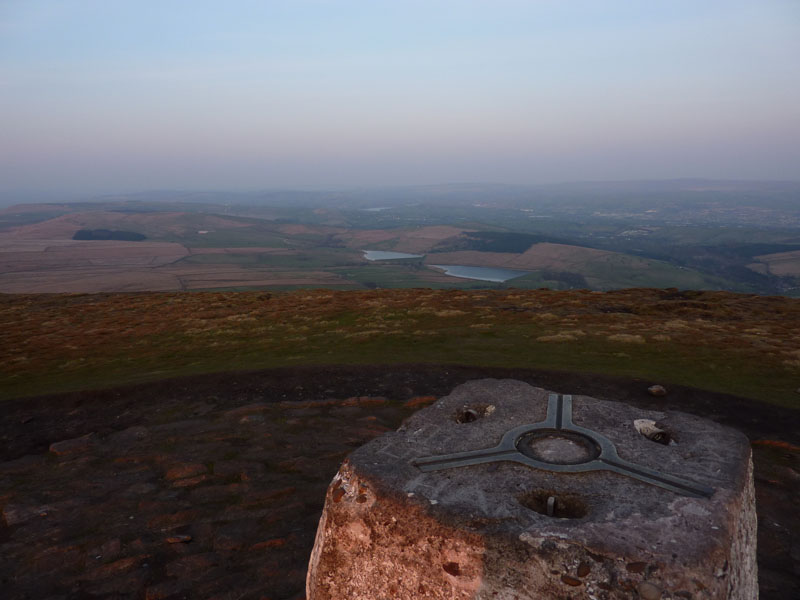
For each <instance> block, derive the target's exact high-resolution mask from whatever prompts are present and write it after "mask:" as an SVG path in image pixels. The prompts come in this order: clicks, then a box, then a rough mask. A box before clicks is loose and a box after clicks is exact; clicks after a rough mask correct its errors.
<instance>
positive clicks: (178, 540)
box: [167, 534, 192, 544]
mask: <svg viewBox="0 0 800 600" xmlns="http://www.w3.org/2000/svg"><path fill="white" fill-rule="evenodd" d="M191 541H192V536H190V535H188V534H181V535H171V536H169V537H168V538H167V543H168V544H187V543H189V542H191Z"/></svg>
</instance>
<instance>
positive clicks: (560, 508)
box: [517, 490, 589, 519]
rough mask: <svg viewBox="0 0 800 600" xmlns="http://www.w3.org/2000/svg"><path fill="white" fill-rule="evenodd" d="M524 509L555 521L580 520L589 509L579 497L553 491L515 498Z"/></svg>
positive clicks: (535, 491) (534, 492)
mask: <svg viewBox="0 0 800 600" xmlns="http://www.w3.org/2000/svg"><path fill="white" fill-rule="evenodd" d="M517 500H518V501H519V503H520V504H521V505H522V506H524V507H525V508H527V509H529V510H532V511H534V512H537V513H539V514H540V515H545V516H547V517H553V518H556V519H582V518H583V517H585V516H586V515H587V514H589V507H588V506H587V505H586V503H585V502H584V501H583V500H581V499H580V498H579V497H577V496H574V495H572V494H561V493H559V492H556V491H555V490H534V491H532V492H526V493H524V494H522V495H520V496H518V497H517Z"/></svg>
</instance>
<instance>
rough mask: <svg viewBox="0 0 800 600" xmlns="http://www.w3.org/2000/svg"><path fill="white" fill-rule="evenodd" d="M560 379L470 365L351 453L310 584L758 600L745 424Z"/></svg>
mask: <svg viewBox="0 0 800 600" xmlns="http://www.w3.org/2000/svg"><path fill="white" fill-rule="evenodd" d="M563 392H564V393H557V392H551V391H547V390H543V389H541V388H535V387H532V386H530V385H528V384H526V383H522V382H519V381H513V380H491V379H487V380H481V381H472V382H469V383H467V384H464V385H462V386H459V387H458V388H456V389H455V390H454V391H453V392H452V393H451V394H450V395H449V396H447V397H445V398H442V399H441V400H439V401H438V402H437V403H436V404H434V405H433V406H430V407H429V408H426V409H424V410H422V411H420V412H418V413H416V414H415V415H414V416H412V417H411V418H410V419H409V420H408V421H406V422H405V423H404V424H403V426H402V427H401V428H400V429H399V430H398V431H396V432H392V433H388V434H385V435H384V436H382V437H380V438H378V439H375V440H373V441H372V442H370V443H368V444H366V445H365V446H363V447H361V448H359V449H358V450H356V451H355V452H353V453H352V454H351V455H350V457H349V458H348V459H347V460H346V461H345V463H344V464H343V465H342V467H341V468H340V470H339V472H338V473H337V475H336V477H335V478H334V479H333V482H332V483H331V485H330V487H329V489H328V494H327V498H326V502H325V509H324V511H323V515H322V518H321V520H320V523H319V529H318V531H317V539H316V543H315V546H314V551H313V553H312V556H311V562H310V564H309V571H308V580H307V596H308V600H328V599H330V600H334V599H336V600H338V599H342V598H348V599H350V600H381V599H386V600H390V599H391V600H406V599H408V600H410V599H419V598H442V599H444V598H447V599H478V600H484V599H485V600H490V599H491V600H512V599H516V600H533V599H536V600H549V599H562V598H563V599H567V598H593V599H597V600H612V599H626V600H629V599H631V598H643V599H646V600H658V599H664V600H666V599H675V600H688V599H691V600H700V599H720V600H722V599H730V600H734V599H735V600H753V599H755V598H757V597H758V584H757V576H756V548H755V544H756V512H755V500H754V493H753V476H752V462H751V459H750V446H749V443H748V441H747V439H746V438H745V437H744V436H743V435H742V434H740V433H738V432H736V431H734V430H732V429H729V428H726V427H722V426H720V425H717V424H715V423H713V422H710V421H707V420H704V419H701V418H698V417H694V416H691V415H686V414H682V413H675V412H667V413H658V412H653V411H645V410H640V409H637V408H634V407H631V406H628V405H625V404H620V403H616V402H608V401H602V400H598V399H595V398H590V397H587V396H578V395H570V394H568V393H566V391H563ZM635 422H636V424H634V423H635ZM643 424H644V425H643ZM651 432H656V433H655V434H652V435H651Z"/></svg>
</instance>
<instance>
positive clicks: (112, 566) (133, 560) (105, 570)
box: [80, 556, 146, 581]
mask: <svg viewBox="0 0 800 600" xmlns="http://www.w3.org/2000/svg"><path fill="white" fill-rule="evenodd" d="M145 558H146V556H129V557H128V558H121V559H119V560H116V561H114V562H112V563H108V564H105V565H102V566H99V567H96V568H94V569H91V570H89V571H86V572H85V573H84V574H82V575H81V577H80V578H81V579H85V580H89V581H92V580H95V579H104V578H106V577H114V576H117V575H119V574H120V573H123V572H125V571H129V570H131V569H132V568H133V567H135V566H136V565H137V564H139V563H140V562H141V561H142V560H143V559H145Z"/></svg>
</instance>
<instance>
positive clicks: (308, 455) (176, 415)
mask: <svg viewBox="0 0 800 600" xmlns="http://www.w3.org/2000/svg"><path fill="white" fill-rule="evenodd" d="M481 377H500V378H504V377H510V378H515V379H519V380H524V381H528V382H530V383H532V384H534V385H538V386H542V387H545V388H548V389H552V390H557V391H562V392H571V393H579V394H590V395H593V396H596V397H599V398H605V399H611V400H617V401H624V402H627V403H630V404H633V405H634V406H639V407H642V408H647V409H650V410H661V411H667V410H682V411H687V412H692V413H695V414H699V415H702V416H706V417H710V418H714V419H716V420H719V421H721V422H723V423H725V424H727V425H730V426H734V427H737V428H739V429H741V430H742V431H743V432H745V433H746V434H747V435H748V436H749V437H750V439H751V441H752V444H753V446H752V447H753V453H754V461H755V479H756V494H757V508H758V518H759V532H758V561H759V584H760V592H761V598H763V599H765V600H769V599H777V600H793V599H794V598H796V597H797V594H798V593H800V585H798V583H799V581H798V580H799V579H800V578H798V572H800V557H798V555H797V553H796V551H795V550H796V546H797V542H796V536H793V532H796V531H798V529H799V528H800V511H798V510H797V498H798V497H800V477H798V472H800V437H799V436H798V430H797V428H796V427H795V424H796V422H797V420H796V416H797V411H795V410H791V409H787V408H782V407H778V406H774V405H769V404H765V403H761V402H758V401H753V400H748V399H744V398H737V397H735V396H730V395H725V394H719V393H713V392H706V391H701V390H697V389H692V388H685V387H681V386H674V385H673V386H670V387H669V391H668V394H667V396H665V397H658V398H654V397H652V396H650V395H648V393H647V386H648V385H649V383H650V381H651V380H637V379H629V378H613V377H607V376H599V375H596V374H581V373H564V372H556V371H544V370H536V369H508V368H486V367H477V366H468V367H464V366H462V367H458V366H441V365H440V366H437V365H419V364H417V365H381V366H369V365H357V366H350V367H324V366H316V367H291V368H283V369H271V370H264V371H257V372H247V373H244V372H240V373H228V374H216V375H205V376H198V377H192V378H180V379H172V380H166V381H160V382H153V383H149V384H140V385H135V386H128V387H124V388H112V389H108V390H98V391H90V392H86V391H84V392H73V393H68V394H61V395H56V396H52V395H51V396H40V397H38V398H26V399H21V400H16V401H14V400H12V401H6V402H5V403H4V406H3V412H2V415H1V416H0V475H2V477H0V555H2V556H3V559H4V560H2V561H0V585H2V589H3V597H4V598H8V599H9V600H23V599H26V598H48V599H50V598H52V599H55V598H86V599H89V598H130V599H136V600H140V599H148V598H161V599H164V600H166V599H169V600H177V599H180V598H219V599H223V598H241V599H243V600H256V599H270V600H300V599H302V598H303V597H304V595H303V584H304V576H305V569H306V565H307V562H308V557H309V554H310V551H311V547H312V544H313V540H314V533H315V530H316V526H317V521H318V518H319V515H320V511H321V509H322V503H323V500H324V496H325V489H326V487H327V485H328V482H329V481H330V479H331V477H332V476H333V474H334V473H335V472H336V470H337V468H338V466H339V463H340V462H341V460H342V459H343V458H344V457H345V456H346V455H347V453H348V452H350V451H351V450H352V449H353V448H355V447H357V446H359V445H361V444H362V443H364V442H366V441H368V440H369V439H371V438H373V437H374V436H377V435H380V434H381V433H382V432H384V431H386V430H387V429H393V428H395V427H397V426H398V424H399V423H400V422H401V420H402V419H403V418H405V417H406V416H408V415H409V414H410V413H411V412H412V411H413V410H415V409H417V408H419V407H420V406H424V405H426V404H428V403H430V402H432V401H433V400H435V398H436V397H440V396H442V395H444V394H447V393H449V392H450V390H452V389H453V387H455V386H456V385H458V384H459V383H462V382H464V381H467V380H469V379H475V378H481ZM432 567H434V568H435V567H437V565H432ZM622 583H623V584H624V582H622ZM573 591H577V590H573Z"/></svg>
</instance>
